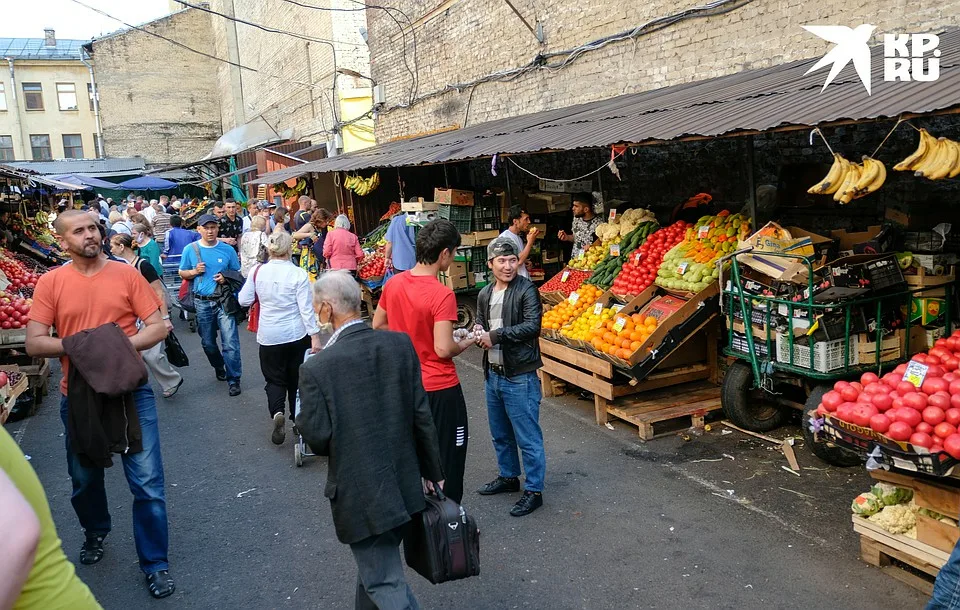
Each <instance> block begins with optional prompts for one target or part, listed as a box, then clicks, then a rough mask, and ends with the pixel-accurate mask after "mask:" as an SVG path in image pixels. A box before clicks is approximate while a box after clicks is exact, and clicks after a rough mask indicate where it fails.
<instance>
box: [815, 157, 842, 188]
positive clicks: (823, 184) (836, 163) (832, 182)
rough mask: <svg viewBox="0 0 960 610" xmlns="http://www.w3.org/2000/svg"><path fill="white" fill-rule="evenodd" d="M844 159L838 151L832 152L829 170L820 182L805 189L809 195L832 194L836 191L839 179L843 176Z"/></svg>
mask: <svg viewBox="0 0 960 610" xmlns="http://www.w3.org/2000/svg"><path fill="white" fill-rule="evenodd" d="M844 161H846V159H844V158H843V157H842V156H840V155H839V154H838V153H833V165H831V166H830V171H829V172H827V175H826V176H824V177H823V179H822V180H820V182H818V183H817V184H815V185H813V186H811V187H810V188H809V189H807V192H808V193H810V194H811V195H832V194H834V193H836V192H837V189H839V188H840V180H841V178H842V177H843V170H844V166H843V163H844Z"/></svg>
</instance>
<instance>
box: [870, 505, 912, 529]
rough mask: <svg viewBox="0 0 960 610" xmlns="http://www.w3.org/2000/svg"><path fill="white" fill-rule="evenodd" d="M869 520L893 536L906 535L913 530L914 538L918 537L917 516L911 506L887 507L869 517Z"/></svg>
mask: <svg viewBox="0 0 960 610" xmlns="http://www.w3.org/2000/svg"><path fill="white" fill-rule="evenodd" d="M867 519H868V520H870V522H872V523H876V524H877V525H879V526H880V527H881V528H883V529H885V530H887V531H888V532H890V533H891V534H906V533H908V532H909V531H910V530H911V529H913V530H914V536H916V531H915V530H916V527H917V515H916V513H915V512H914V511H913V510H912V509H911V508H910V505H909V504H894V505H893V506H886V507H884V509H883V510H881V511H880V512H879V513H877V514H875V515H872V516H870V517H867Z"/></svg>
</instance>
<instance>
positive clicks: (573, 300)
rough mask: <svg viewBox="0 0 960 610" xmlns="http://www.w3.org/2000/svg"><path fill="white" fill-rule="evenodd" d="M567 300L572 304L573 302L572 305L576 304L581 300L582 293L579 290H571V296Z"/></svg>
mask: <svg viewBox="0 0 960 610" xmlns="http://www.w3.org/2000/svg"><path fill="white" fill-rule="evenodd" d="M567 300H568V301H570V304H571V305H576V304H577V301H579V300H580V293H579V292H571V293H570V296H569V297H568V298H567Z"/></svg>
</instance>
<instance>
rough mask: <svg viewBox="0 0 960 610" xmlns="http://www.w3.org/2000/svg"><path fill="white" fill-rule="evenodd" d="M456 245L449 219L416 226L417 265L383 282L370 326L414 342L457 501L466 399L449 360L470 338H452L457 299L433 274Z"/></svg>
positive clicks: (446, 264) (448, 488) (448, 487)
mask: <svg viewBox="0 0 960 610" xmlns="http://www.w3.org/2000/svg"><path fill="white" fill-rule="evenodd" d="M459 246H460V233H459V232H457V228H456V226H454V224H453V223H452V222H450V221H449V220H434V221H433V222H431V223H429V224H428V225H427V226H425V227H423V228H422V229H420V233H419V234H418V235H417V244H416V251H417V264H416V266H414V268H413V269H411V270H410V271H404V272H402V273H399V274H397V275H395V276H393V277H392V278H390V280H389V281H387V283H386V285H385V286H384V287H383V293H382V295H381V296H380V303H379V304H378V305H377V311H376V313H375V314H374V318H373V327H374V328H384V329H386V328H389V330H393V331H399V332H403V333H406V334H407V335H409V336H410V339H411V340H412V341H413V347H414V349H416V351H417V356H418V357H419V358H420V371H421V377H422V379H423V389H424V390H426V391H427V398H428V399H429V400H430V410H431V411H432V412H433V422H434V425H435V426H436V428H437V437H438V440H439V441H440V465H441V466H442V467H443V476H444V479H445V481H444V484H443V491H444V492H445V493H446V494H447V495H448V496H450V497H451V498H453V499H454V500H456V501H457V502H458V503H459V502H460V500H461V498H463V472H464V469H465V468H466V464H467V403H466V401H465V400H464V398H463V389H462V388H461V387H460V378H459V377H457V367H456V366H455V365H454V364H453V358H454V356H458V355H459V354H460V353H461V352H463V351H464V350H466V349H467V348H468V347H470V345H472V344H473V341H470V340H467V339H464V340H462V341H459V342H458V341H456V340H455V339H454V337H453V324H454V322H456V321H457V298H456V296H455V295H454V294H453V291H452V290H450V289H449V288H447V287H446V286H444V285H443V284H441V283H440V281H439V280H438V279H437V274H438V273H439V272H441V271H446V270H447V269H449V268H450V263H451V262H452V261H453V256H454V253H456V251H457V247H459Z"/></svg>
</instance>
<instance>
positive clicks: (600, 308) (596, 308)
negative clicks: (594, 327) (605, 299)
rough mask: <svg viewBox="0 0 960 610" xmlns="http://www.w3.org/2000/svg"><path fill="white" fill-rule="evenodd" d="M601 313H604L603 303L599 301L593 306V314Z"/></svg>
mask: <svg viewBox="0 0 960 610" xmlns="http://www.w3.org/2000/svg"><path fill="white" fill-rule="evenodd" d="M601 313H603V303H597V304H596V305H594V306H593V315H595V316H599V315H600V314H601Z"/></svg>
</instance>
